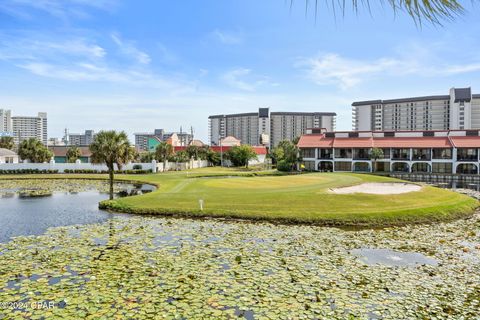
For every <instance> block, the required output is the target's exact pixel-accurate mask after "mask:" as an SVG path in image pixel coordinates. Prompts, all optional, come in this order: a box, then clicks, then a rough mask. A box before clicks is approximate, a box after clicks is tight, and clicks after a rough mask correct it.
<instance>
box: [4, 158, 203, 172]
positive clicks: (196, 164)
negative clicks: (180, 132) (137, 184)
mask: <svg viewBox="0 0 480 320" xmlns="http://www.w3.org/2000/svg"><path fill="white" fill-rule="evenodd" d="M140 167H141V168H140ZM203 167H208V161H206V160H191V161H189V162H178V163H175V162H167V163H166V169H167V170H164V168H163V163H158V162H156V161H155V160H154V161H152V162H146V163H129V164H126V165H124V166H122V171H126V170H135V169H140V170H152V172H163V171H180V170H189V169H196V168H203ZM117 169H118V168H117V166H116V165H115V170H117ZM2 170H40V171H43V170H57V171H58V172H59V173H65V171H66V172H68V171H73V170H95V171H107V170H108V169H107V166H106V165H103V164H92V163H82V162H80V161H77V162H76V163H55V161H50V163H0V171H2Z"/></svg>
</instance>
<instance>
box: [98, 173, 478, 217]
mask: <svg viewBox="0 0 480 320" xmlns="http://www.w3.org/2000/svg"><path fill="white" fill-rule="evenodd" d="M271 173H272V172H270V174H271ZM219 174H220V175H228V176H230V177H210V178H209V177H208V176H209V175H211V176H214V175H219ZM250 174H251V173H248V172H238V171H232V170H228V169H203V170H195V171H192V172H190V173H186V172H178V173H174V172H172V173H167V174H157V175H148V176H142V177H141V180H142V181H148V182H153V183H155V184H158V185H159V189H158V190H157V191H155V192H153V193H151V194H147V195H143V196H139V197H129V198H122V199H118V200H115V201H112V202H105V203H104V205H105V206H106V207H108V208H110V209H113V210H118V211H124V212H133V213H147V214H174V215H182V216H216V217H230V218H248V219H262V220H263V219H265V220H281V221H283V222H308V223H316V224H325V225H388V224H403V223H409V222H429V221H437V220H445V219H452V218H455V217H459V216H462V215H466V214H470V213H471V212H472V211H473V210H474V208H475V207H476V206H477V205H478V203H477V201H476V200H474V199H471V198H469V197H466V196H464V195H460V194H458V193H454V192H451V191H448V190H443V189H438V188H434V187H430V186H425V187H423V189H422V190H421V191H419V192H411V193H405V194H399V195H370V194H360V193H357V194H347V195H339V194H332V193H329V190H328V189H329V188H334V187H341V186H350V185H355V184H361V183H364V182H392V181H398V180H395V179H391V178H386V177H379V176H373V175H365V174H351V173H311V174H302V175H283V176H280V175H279V176H268V175H266V174H268V172H263V173H260V174H259V175H258V176H245V177H238V176H237V175H250ZM129 178H131V177H129ZM134 178H137V179H138V178H140V177H134ZM200 199H201V200H203V203H204V208H203V211H201V210H200V205H199V200H200Z"/></svg>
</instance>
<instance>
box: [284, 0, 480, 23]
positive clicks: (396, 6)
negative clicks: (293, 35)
mask: <svg viewBox="0 0 480 320" xmlns="http://www.w3.org/2000/svg"><path fill="white" fill-rule="evenodd" d="M304 2H305V15H306V14H307V12H308V10H309V5H310V3H311V1H310V0H304ZM329 2H330V1H328V0H327V1H325V4H326V6H327V8H328V7H329ZM472 2H476V1H472ZM380 3H381V4H382V5H383V4H384V3H387V4H388V5H390V7H391V8H392V10H393V12H394V13H397V12H398V11H404V12H406V13H407V14H408V15H410V17H412V19H413V21H414V22H415V24H416V25H421V24H422V22H423V21H426V22H429V23H432V24H436V25H442V21H443V20H447V21H448V20H453V19H454V18H455V17H457V16H459V15H461V14H463V12H464V8H463V6H462V5H461V4H460V2H459V1H458V0H388V1H385V2H383V1H381V2H380ZM293 4H294V0H290V8H292V7H293ZM319 4H320V1H319V0H315V1H314V4H313V6H314V7H315V9H314V12H315V19H316V17H317V12H318V7H319ZM359 4H361V5H362V6H365V7H366V8H367V9H368V10H369V11H371V10H370V1H369V0H366V1H362V2H359V1H357V0H352V8H353V11H354V12H356V13H358V11H359V8H358V7H359ZM331 7H332V8H333V9H331V10H333V14H335V13H336V10H337V9H336V8H337V7H339V8H340V10H341V11H342V13H343V14H345V9H346V7H347V3H346V2H345V1H343V2H341V1H339V2H337V1H335V0H331Z"/></svg>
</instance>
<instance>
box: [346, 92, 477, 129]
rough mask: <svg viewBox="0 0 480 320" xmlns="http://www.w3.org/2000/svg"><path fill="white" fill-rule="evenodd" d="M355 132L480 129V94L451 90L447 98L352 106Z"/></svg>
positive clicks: (359, 103)
mask: <svg viewBox="0 0 480 320" xmlns="http://www.w3.org/2000/svg"><path fill="white" fill-rule="evenodd" d="M352 128H353V130H355V131H415V130H457V129H458V130H462V129H480V94H472V90H471V88H452V89H450V93H449V94H448V95H438V96H425V97H413V98H401V99H391V100H370V101H358V102H354V103H352Z"/></svg>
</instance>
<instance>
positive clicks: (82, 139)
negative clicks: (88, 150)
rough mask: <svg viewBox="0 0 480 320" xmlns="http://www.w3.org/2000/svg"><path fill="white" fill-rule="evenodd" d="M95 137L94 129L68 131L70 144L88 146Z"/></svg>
mask: <svg viewBox="0 0 480 320" xmlns="http://www.w3.org/2000/svg"><path fill="white" fill-rule="evenodd" d="M94 138H95V131H93V130H85V133H83V134H81V133H69V134H68V144H69V145H72V146H89V145H91V144H92V142H93V139H94Z"/></svg>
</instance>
